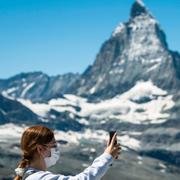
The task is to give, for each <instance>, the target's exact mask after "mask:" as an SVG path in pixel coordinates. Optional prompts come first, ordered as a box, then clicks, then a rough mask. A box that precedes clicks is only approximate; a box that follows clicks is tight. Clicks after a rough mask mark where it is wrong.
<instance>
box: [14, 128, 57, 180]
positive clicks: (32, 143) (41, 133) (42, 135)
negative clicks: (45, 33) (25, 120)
mask: <svg viewBox="0 0 180 180" xmlns="http://www.w3.org/2000/svg"><path fill="white" fill-rule="evenodd" d="M53 138H54V133H53V132H52V130H50V129H49V128H47V127H45V126H41V125H37V126H32V127H29V128H27V129H26V130H25V131H24V132H23V134H22V137H21V150H22V159H21V161H20V162H19V164H18V168H26V167H28V165H29V164H30V161H31V160H32V159H33V156H34V154H35V153H37V148H36V145H37V144H47V143H49V142H51V141H52V139H53ZM21 179H22V177H21V176H19V175H17V176H16V177H15V178H14V180H21Z"/></svg>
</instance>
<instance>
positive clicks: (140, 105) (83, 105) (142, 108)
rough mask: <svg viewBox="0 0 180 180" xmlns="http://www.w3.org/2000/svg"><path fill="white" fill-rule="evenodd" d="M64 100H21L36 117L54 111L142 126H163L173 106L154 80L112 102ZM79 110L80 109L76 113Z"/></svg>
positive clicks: (71, 97)
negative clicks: (37, 101) (36, 101)
mask: <svg viewBox="0 0 180 180" xmlns="http://www.w3.org/2000/svg"><path fill="white" fill-rule="evenodd" d="M64 97H65V98H58V99H52V100H50V101H49V102H48V103H47V104H43V103H34V104H33V103H32V102H31V101H30V100H23V99H19V101H20V102H21V103H22V104H24V105H25V106H27V107H28V108H30V109H31V110H32V111H33V112H35V113H36V114H38V115H40V116H42V117H46V115H47V113H48V112H49V111H50V110H51V109H54V110H56V111H58V112H66V111H67V112H70V113H72V114H74V115H78V116H80V117H82V118H85V119H86V118H87V117H88V118H90V119H98V120H99V121H104V120H108V119H109V118H112V119H116V120H117V121H124V122H130V123H134V124H139V123H145V124H147V123H162V122H165V121H167V120H168V118H169V113H168V110H169V109H171V108H172V107H173V105H174V102H173V99H172V98H173V97H172V96H171V95H168V94H167V92H166V91H164V90H162V89H160V88H158V87H157V86H155V85H154V84H153V83H152V82H151V81H147V82H138V83H137V84H136V85H135V86H134V87H133V88H131V89H130V90H129V91H127V92H125V93H124V94H121V95H117V96H115V97H114V98H112V99H109V100H102V101H101V102H98V103H90V102H88V101H87V100H86V99H85V98H81V97H78V96H75V95H64ZM76 107H79V110H78V111H77V109H76Z"/></svg>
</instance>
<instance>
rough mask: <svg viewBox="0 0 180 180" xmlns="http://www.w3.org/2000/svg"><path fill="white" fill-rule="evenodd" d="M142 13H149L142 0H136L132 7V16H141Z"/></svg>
mask: <svg viewBox="0 0 180 180" xmlns="http://www.w3.org/2000/svg"><path fill="white" fill-rule="evenodd" d="M141 14H149V12H148V10H147V8H146V7H145V5H144V3H143V1H142V0H136V1H135V2H134V4H133V5H132V8H131V17H135V16H139V15H141Z"/></svg>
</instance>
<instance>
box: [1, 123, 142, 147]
mask: <svg viewBox="0 0 180 180" xmlns="http://www.w3.org/2000/svg"><path fill="white" fill-rule="evenodd" d="M26 128H28V126H25V125H24V126H19V125H15V124H13V123H9V124H5V125H0V142H7V141H8V140H14V141H18V142H19V140H20V138H21V136H22V133H23V132H24V131H25V129H26ZM54 133H55V139H56V140H57V141H58V142H60V141H67V142H68V143H73V144H76V145H78V144H80V143H81V141H85V140H86V141H89V143H90V141H91V142H99V143H104V144H106V143H107V140H108V138H109V135H108V133H107V132H106V131H103V130H95V131H93V130H91V129H86V130H85V131H83V132H74V131H68V132H64V131H58V130H55V131H54ZM118 139H119V140H120V143H121V144H122V145H125V146H127V147H129V148H131V149H135V150H136V149H138V148H140V141H138V140H136V139H134V138H131V137H129V136H128V135H124V136H121V137H118ZM124 150H128V149H127V148H124Z"/></svg>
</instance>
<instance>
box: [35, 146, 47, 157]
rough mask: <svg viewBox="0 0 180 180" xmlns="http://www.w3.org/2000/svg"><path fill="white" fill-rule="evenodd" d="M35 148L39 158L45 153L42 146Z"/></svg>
mask: <svg viewBox="0 0 180 180" xmlns="http://www.w3.org/2000/svg"><path fill="white" fill-rule="evenodd" d="M36 148H37V153H38V154H39V155H40V156H44V152H45V148H44V146H42V145H40V144H37V146H36Z"/></svg>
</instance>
